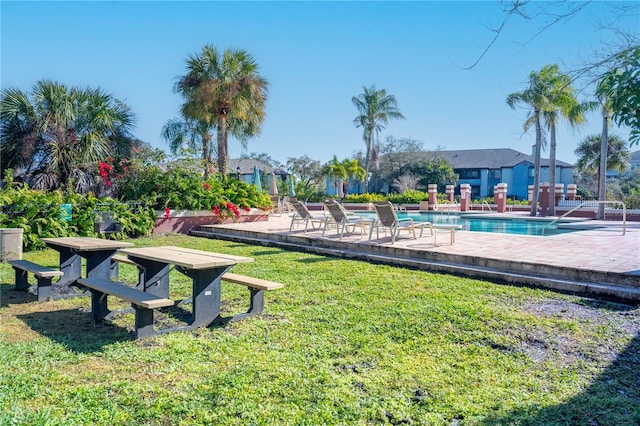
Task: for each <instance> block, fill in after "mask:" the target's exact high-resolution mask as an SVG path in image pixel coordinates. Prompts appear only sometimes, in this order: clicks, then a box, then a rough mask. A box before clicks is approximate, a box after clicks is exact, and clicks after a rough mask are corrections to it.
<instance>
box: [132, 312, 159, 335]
mask: <svg viewBox="0 0 640 426" xmlns="http://www.w3.org/2000/svg"><path fill="white" fill-rule="evenodd" d="M133 309H135V311H136V339H142V338H145V337H153V336H155V335H157V334H158V332H157V331H156V330H155V329H154V328H153V309H147V308H143V307H141V306H136V305H133Z"/></svg>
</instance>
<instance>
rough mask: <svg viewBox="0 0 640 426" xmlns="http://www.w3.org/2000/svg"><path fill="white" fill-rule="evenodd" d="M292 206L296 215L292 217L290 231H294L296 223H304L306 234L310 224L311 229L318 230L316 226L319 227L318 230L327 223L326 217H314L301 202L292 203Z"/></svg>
mask: <svg viewBox="0 0 640 426" xmlns="http://www.w3.org/2000/svg"><path fill="white" fill-rule="evenodd" d="M291 206H292V207H293V208H294V209H295V211H296V212H295V213H294V214H293V215H291V226H289V231H292V230H293V226H294V225H295V223H296V222H302V223H304V232H307V228H308V227H309V223H311V227H312V228H313V229H316V224H317V225H318V228H317V229H320V227H321V226H322V225H323V224H324V222H325V219H326V217H325V215H323V214H322V215H312V214H311V212H310V211H309V209H307V206H305V205H304V204H302V203H301V202H300V201H295V202H292V203H291Z"/></svg>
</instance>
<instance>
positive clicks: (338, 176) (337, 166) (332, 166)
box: [322, 155, 348, 195]
mask: <svg viewBox="0 0 640 426" xmlns="http://www.w3.org/2000/svg"><path fill="white" fill-rule="evenodd" d="M322 174H323V175H325V176H329V180H332V181H333V185H334V187H335V192H336V195H338V194H339V193H340V190H339V188H338V185H339V184H340V181H342V180H344V179H346V178H347V176H348V175H347V170H346V169H345V167H344V164H343V163H341V162H340V161H338V157H337V156H335V155H334V156H333V159H332V160H331V161H329V162H328V163H326V164H325V165H324V166H322Z"/></svg>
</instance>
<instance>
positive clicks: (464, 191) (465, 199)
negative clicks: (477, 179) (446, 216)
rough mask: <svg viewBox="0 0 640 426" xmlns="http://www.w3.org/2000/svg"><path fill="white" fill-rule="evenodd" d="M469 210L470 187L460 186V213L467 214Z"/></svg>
mask: <svg viewBox="0 0 640 426" xmlns="http://www.w3.org/2000/svg"><path fill="white" fill-rule="evenodd" d="M469 210H471V185H469V184H468V183H461V184H460V211H462V212H468V211H469Z"/></svg>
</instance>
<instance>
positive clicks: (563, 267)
mask: <svg viewBox="0 0 640 426" xmlns="http://www.w3.org/2000/svg"><path fill="white" fill-rule="evenodd" d="M519 217H522V216H521V215H520V216H519ZM290 223H291V218H290V216H289V215H286V214H282V215H279V216H278V215H273V216H270V217H269V220H268V221H263V222H251V223H234V224H223V225H207V226H203V227H201V230H200V231H196V232H193V233H192V234H194V235H199V236H207V237H212V238H222V239H230V240H235V241H243V242H247V243H254V244H262V245H273V246H280V247H284V248H290V249H295V250H302V251H308V252H315V253H320V254H328V255H334V256H342V257H349V258H359V259H364V260H369V261H375V262H381V263H390V264H396V265H402V266H409V267H414V268H419V269H425V270H430V271H436V272H445V273H454V274H458V275H464V276H471V277H476V278H482V279H488V280H495V281H501V282H508V283H514V284H524V285H534V286H541V287H546V288H553V289H556V290H560V291H568V292H575V293H579V294H585V295H588V296H591V297H596V298H606V299H615V300H624V301H635V302H640V223H638V222H630V223H627V226H626V234H625V235H622V223H621V222H611V221H589V222H586V223H587V226H588V227H592V229H588V230H579V231H575V232H570V233H564V234H558V235H550V236H544V237H540V236H527V235H509V234H499V233H485V232H470V231H462V230H461V231H457V232H456V236H455V243H454V244H453V245H450V244H449V231H448V230H442V229H441V230H436V233H437V235H436V237H434V236H430V235H429V232H428V231H425V235H424V236H423V237H422V238H419V239H417V240H414V239H412V238H407V236H406V235H407V234H406V233H403V234H401V237H399V238H398V239H397V240H396V242H395V244H391V238H390V237H389V236H386V237H382V234H381V238H380V239H378V240H376V239H375V232H374V235H373V236H374V239H372V240H371V241H369V240H368V235H360V234H357V233H356V234H345V236H344V238H342V239H341V240H340V239H339V238H338V235H337V233H336V230H335V228H334V229H330V230H328V231H327V234H326V236H325V237H322V230H308V231H307V232H306V233H305V232H304V231H303V230H302V229H300V228H295V229H294V230H293V231H291V232H290V231H289V225H290ZM582 223H583V224H584V223H585V222H582ZM309 228H311V225H309Z"/></svg>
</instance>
